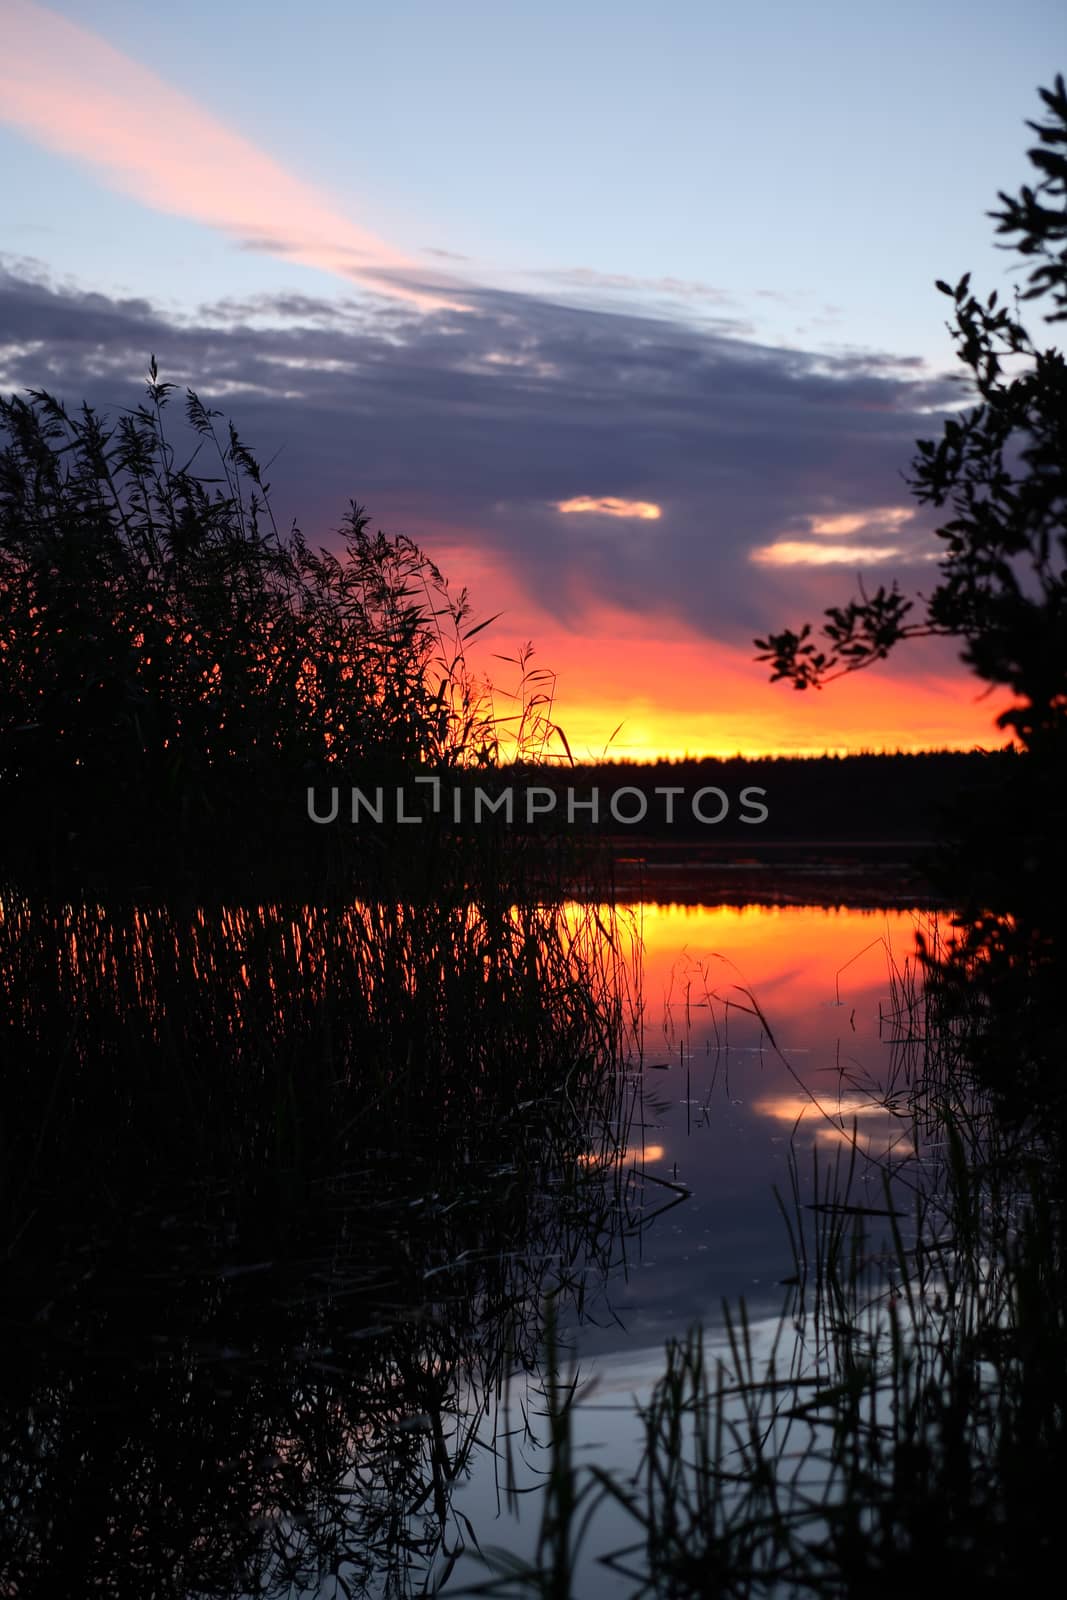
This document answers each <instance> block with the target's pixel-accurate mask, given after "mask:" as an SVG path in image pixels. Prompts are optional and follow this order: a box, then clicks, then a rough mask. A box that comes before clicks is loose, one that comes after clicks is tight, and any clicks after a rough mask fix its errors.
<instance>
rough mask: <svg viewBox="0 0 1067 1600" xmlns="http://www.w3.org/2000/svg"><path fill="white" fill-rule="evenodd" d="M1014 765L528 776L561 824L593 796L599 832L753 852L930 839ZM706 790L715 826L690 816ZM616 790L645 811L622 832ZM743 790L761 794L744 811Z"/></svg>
mask: <svg viewBox="0 0 1067 1600" xmlns="http://www.w3.org/2000/svg"><path fill="white" fill-rule="evenodd" d="M1017 760H1018V757H1017V755H1016V754H1015V752H1014V751H1013V750H1012V749H1011V748H1008V749H1005V750H994V751H983V750H967V751H956V750H939V751H929V752H922V753H918V754H894V755H847V756H837V755H827V756H761V757H744V756H732V757H729V758H719V757H711V756H709V757H704V758H700V759H692V758H683V759H680V760H663V761H657V762H652V763H647V764H644V763H637V762H633V761H608V762H596V763H579V764H578V765H576V766H573V767H571V766H567V767H543V768H538V769H535V770H534V771H533V772H528V773H527V777H526V780H525V781H526V784H527V786H532V785H535V784H536V785H543V786H544V787H546V788H554V789H555V790H556V791H557V794H558V799H557V805H556V813H555V815H556V816H557V817H559V816H563V817H565V816H566V794H567V790H568V789H570V790H573V792H574V796H575V799H576V800H577V801H582V800H585V799H588V797H589V796H590V795H591V793H592V791H593V790H594V789H597V790H598V791H599V800H600V808H599V809H600V815H599V819H598V821H597V823H596V825H595V831H597V832H600V833H604V834H616V833H617V834H627V835H633V836H635V837H641V838H658V837H663V838H668V837H672V836H673V837H678V838H692V839H702V840H704V841H706V842H708V843H713V842H716V841H720V840H726V839H730V840H748V841H749V842H751V843H752V845H753V846H754V847H756V846H758V845H759V844H761V843H766V842H768V841H771V840H777V839H782V840H797V841H804V840H812V841H820V842H830V841H833V840H840V841H842V842H847V841H860V840H869V841H872V842H874V841H879V840H902V841H915V842H919V843H922V842H926V841H928V840H931V839H933V838H934V837H935V836H936V835H937V833H938V831H939V827H940V825H941V824H942V823H943V822H944V819H945V817H946V814H947V813H949V812H952V811H953V810H954V809H955V808H956V806H957V805H958V803H959V801H960V800H961V798H964V797H966V796H974V795H975V794H976V793H978V792H980V791H988V792H992V791H993V790H995V789H996V788H997V787H998V786H999V785H1000V784H1001V783H1002V782H1003V781H1004V779H1005V778H1006V777H1007V776H1008V773H1009V771H1010V770H1011V768H1012V767H1013V766H1014V765H1015V763H1016V762H1017ZM665 788H672V789H680V790H682V793H681V794H679V795H677V796H675V798H674V804H673V812H674V818H673V821H672V822H670V823H668V821H667V816H666V806H667V800H666V797H665V796H663V795H658V794H657V793H656V790H657V789H665ZM704 789H719V790H721V791H722V793H723V794H724V795H725V796H726V797H727V799H728V801H729V810H728V811H727V813H726V815H725V816H723V818H722V820H721V821H719V822H714V823H712V822H702V821H700V820H699V819H698V817H697V816H695V815H694V812H693V805H692V801H693V797H694V796H696V795H697V794H698V793H699V792H700V791H701V790H704ZM621 790H637V791H639V792H640V795H641V796H642V797H643V799H644V800H645V802H646V803H647V814H646V815H645V816H644V817H643V818H641V820H639V821H636V822H633V823H626V822H620V821H619V820H618V819H617V818H616V817H615V816H614V815H613V814H612V812H611V809H610V805H609V801H610V797H611V796H612V795H613V794H615V795H617V794H618V792H619V791H621ZM745 790H763V791H764V793H763V794H762V795H759V796H750V797H749V803H748V804H747V805H746V804H743V803H742V794H743V791H745ZM757 801H758V804H759V805H762V806H765V807H766V808H767V817H766V819H765V820H763V821H759V822H752V821H749V822H745V821H742V820H741V819H742V817H743V816H745V815H748V816H754V815H757V814H758V812H757V810H756V804H757ZM640 810H641V803H640V801H639V800H638V799H637V797H636V796H632V795H630V796H625V795H624V796H622V797H621V798H620V799H619V801H618V811H619V812H620V813H621V814H623V815H635V814H637V813H639V812H640ZM698 810H700V811H701V812H702V813H703V814H704V815H707V816H715V815H716V814H717V813H718V812H719V811H721V810H722V801H720V800H719V799H718V798H717V797H716V796H714V795H711V796H705V797H704V799H702V800H701V801H699V802H698ZM576 818H577V820H578V822H579V824H580V825H581V826H582V827H583V828H589V829H590V830H592V829H593V824H592V820H591V814H590V812H589V810H588V808H581V807H579V808H578V809H576Z"/></svg>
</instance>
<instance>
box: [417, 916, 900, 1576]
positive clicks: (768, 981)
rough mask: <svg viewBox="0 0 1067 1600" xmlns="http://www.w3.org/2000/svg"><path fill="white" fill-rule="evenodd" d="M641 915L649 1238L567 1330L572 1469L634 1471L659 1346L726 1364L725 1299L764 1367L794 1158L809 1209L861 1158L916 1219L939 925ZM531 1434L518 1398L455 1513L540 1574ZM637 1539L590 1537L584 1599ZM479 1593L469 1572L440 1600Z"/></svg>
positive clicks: (632, 1149)
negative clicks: (918, 979) (701, 1345)
mask: <svg viewBox="0 0 1067 1600" xmlns="http://www.w3.org/2000/svg"><path fill="white" fill-rule="evenodd" d="M630 914H631V919H632V920H631V923H630V926H631V928H632V930H633V934H634V936H635V938H638V939H639V941H640V945H641V950H642V956H641V960H642V964H643V971H642V994H643V1009H642V1018H641V1020H642V1023H643V1027H642V1029H641V1038H642V1047H643V1057H644V1059H643V1063H642V1067H641V1070H640V1071H633V1072H632V1073H629V1074H627V1075H626V1081H627V1086H628V1092H629V1095H630V1102H631V1105H632V1107H633V1120H632V1127H631V1133H630V1137H629V1139H628V1141H627V1149H626V1153H625V1155H624V1157H623V1160H624V1161H625V1163H626V1164H627V1166H628V1167H629V1168H631V1169H632V1172H631V1181H630V1184H629V1185H628V1190H629V1192H630V1194H631V1195H632V1196H633V1197H634V1206H635V1209H636V1210H637V1211H639V1212H640V1213H641V1226H640V1227H639V1228H638V1230H637V1231H636V1232H635V1233H633V1234H631V1235H630V1236H629V1237H628V1238H627V1239H626V1241H625V1245H624V1247H623V1248H622V1249H621V1250H620V1253H619V1258H618V1260H617V1263H616V1265H615V1268H614V1270H613V1271H612V1273H611V1275H610V1276H609V1277H608V1279H607V1281H601V1282H599V1283H597V1284H595V1285H591V1286H590V1288H591V1293H590V1296H589V1299H588V1301H587V1303H586V1306H585V1314H584V1316H583V1317H582V1318H580V1319H578V1318H575V1317H574V1316H573V1315H572V1316H570V1317H568V1318H567V1319H566V1322H565V1342H566V1345H567V1347H568V1349H569V1350H570V1351H571V1352H572V1355H573V1358H574V1361H575V1370H576V1373H577V1377H578V1382H579V1399H578V1403H577V1406H576V1409H575V1412H574V1440H575V1447H576V1454H577V1459H578V1460H579V1461H587V1462H593V1461H596V1462H599V1463H600V1464H601V1465H603V1466H611V1467H612V1468H615V1469H617V1470H619V1469H621V1470H626V1469H627V1468H628V1467H629V1468H632V1467H634V1466H636V1464H637V1461H638V1457H639V1454H640V1439H641V1431H640V1424H639V1422H638V1421H637V1419H636V1417H635V1410H634V1400H635V1398H636V1399H637V1400H643V1399H645V1398H647V1396H648V1393H649V1391H650V1389H651V1387H652V1385H653V1384H654V1382H655V1381H656V1379H657V1378H658V1377H659V1376H660V1375H661V1374H662V1371H663V1365H664V1358H663V1348H664V1343H665V1341H666V1340H667V1339H669V1338H671V1337H672V1336H682V1335H684V1334H685V1333H686V1331H687V1329H688V1328H689V1327H690V1326H691V1325H692V1324H694V1323H697V1322H699V1323H701V1324H702V1325H703V1327H704V1328H705V1330H706V1342H707V1346H708V1349H709V1351H710V1352H712V1353H714V1352H716V1351H723V1350H725V1334H724V1331H723V1309H722V1307H723V1301H724V1300H727V1301H729V1302H731V1303H736V1302H737V1301H738V1300H739V1299H741V1298H743V1299H744V1301H745V1303H746V1307H747V1309H748V1313H749V1316H750V1318H751V1320H752V1324H753V1332H754V1339H755V1341H756V1346H757V1350H759V1349H760V1348H761V1347H762V1348H765V1349H769V1347H770V1344H771V1342H772V1340H773V1337H774V1335H775V1333H776V1332H777V1330H778V1327H779V1313H780V1312H781V1309H782V1306H783V1301H784V1299H785V1297H786V1294H787V1289H786V1287H785V1286H784V1280H787V1279H789V1278H790V1277H791V1276H792V1275H793V1272H794V1258H793V1255H792V1253H791V1249H790V1242H789V1237H788V1232H787V1228H786V1226H785V1223H784V1221H783V1217H782V1213H781V1210H780V1208H779V1205H778V1203H777V1201H776V1199H775V1193H774V1191H775V1189H776V1188H777V1190H778V1192H779V1194H780V1195H781V1196H782V1197H783V1199H784V1200H785V1201H786V1203H787V1205H788V1204H789V1203H790V1195H791V1194H792V1187H791V1180H790V1158H791V1155H792V1158H793V1161H794V1162H795V1172H796V1177H797V1181H798V1182H799V1185H800V1198H801V1201H802V1203H803V1202H806V1201H810V1200H811V1198H812V1194H813V1188H812V1182H813V1173H814V1165H813V1163H814V1162H815V1161H821V1163H822V1166H823V1168H824V1169H826V1168H827V1167H830V1166H832V1165H833V1163H834V1160H835V1158H836V1157H838V1156H840V1155H842V1154H844V1156H845V1157H846V1158H848V1157H849V1156H850V1155H851V1152H852V1150H853V1149H854V1150H855V1152H856V1163H855V1170H854V1175H853V1187H852V1191H851V1200H852V1201H853V1202H854V1203H856V1204H865V1203H866V1204H870V1205H871V1206H872V1207H878V1206H882V1205H883V1204H884V1180H883V1173H888V1174H889V1176H890V1181H891V1184H892V1185H893V1187H894V1193H895V1194H896V1195H897V1197H898V1199H897V1203H899V1204H900V1205H901V1207H902V1208H906V1206H907V1193H908V1187H909V1185H910V1183H911V1182H912V1181H914V1180H915V1178H916V1151H915V1143H914V1139H915V1135H914V1130H913V1128H912V1124H911V1121H910V1119H909V1117H908V1115H907V1112H906V1110H905V1109H904V1105H903V1091H904V1089H905V1087H906V1084H905V1076H906V1073H907V1069H908V1051H907V1042H906V1035H907V1022H906V1019H900V1018H897V1019H896V1020H895V1021H894V1020H893V1019H892V1017H891V1012H892V1008H893V982H892V974H893V973H896V975H897V976H898V978H899V977H900V976H901V975H902V974H904V973H905V971H906V963H907V962H909V961H910V959H911V958H912V956H913V952H914V947H915V934H916V930H917V929H920V928H922V929H926V930H929V928H930V926H931V923H930V914H929V913H927V912H909V911H899V910H894V911H890V912H876V911H870V910H848V909H836V910H827V909H822V908H807V907H799V906H796V907H794V906H788V907H755V906H746V907H736V906H730V907H722V906H695V907H694V906H672V905H668V906H663V905H648V904H646V905H638V906H634V907H632V908H630ZM755 1013H758V1014H755ZM902 1034H903V1035H904V1036H905V1042H904V1043H903V1044H902V1043H901V1035H902ZM887 1100H888V1102H889V1107H890V1108H889V1109H887ZM667 1185H670V1186H671V1187H667ZM533 1409H534V1410H535V1411H536V1409H537V1406H536V1400H535V1401H534V1402H533ZM519 1420H521V1419H520V1418H519V1408H518V1407H517V1405H516V1404H515V1403H514V1397H513V1399H512V1405H511V1408H510V1410H509V1412H508V1414H507V1416H506V1417H503V1418H498V1417H495V1416H490V1417H489V1418H488V1419H487V1424H486V1428H487V1431H486V1438H487V1439H488V1438H490V1437H492V1436H493V1432H494V1428H495V1429H496V1431H497V1433H498V1434H499V1435H505V1434H506V1433H507V1431H508V1429H510V1430H512V1435H513V1438H514V1439H515V1440H516V1441H517V1443H516V1447H515V1451H514V1455H513V1456H512V1457H511V1460H510V1463H509V1467H510V1470H509V1471H506V1472H502V1471H501V1467H500V1455H499V1438H497V1439H496V1441H495V1446H496V1449H497V1451H498V1453H497V1455H495V1456H493V1455H490V1454H489V1453H488V1452H487V1453H486V1454H484V1455H483V1456H481V1457H480V1458H475V1460H474V1463H473V1470H472V1473H471V1477H470V1479H469V1481H468V1482H467V1483H466V1484H464V1485H462V1486H461V1487H460V1488H459V1490H458V1492H457V1494H456V1496H455V1500H454V1507H455V1510H456V1511H457V1512H462V1513H463V1514H464V1515H465V1516H467V1517H469V1518H470V1520H471V1523H472V1525H473V1526H474V1527H475V1529H476V1530H477V1535H478V1539H479V1541H480V1542H481V1543H482V1544H483V1546H484V1545H490V1546H495V1547H496V1548H498V1549H503V1550H507V1551H508V1552H510V1553H514V1554H518V1555H524V1556H528V1555H531V1554H532V1553H533V1549H534V1544H535V1540H536V1527H537V1518H538V1515H539V1494H538V1483H539V1474H540V1473H542V1472H543V1470H544V1452H543V1450H542V1449H540V1448H539V1447H538V1444H537V1442H535V1441H532V1440H531V1439H530V1438H529V1436H528V1435H526V1433H525V1429H524V1428H520V1427H518V1426H517V1423H518V1421H519ZM533 1431H534V1432H535V1433H536V1432H537V1423H536V1421H535V1423H534V1430H533ZM540 1435H541V1438H542V1440H543V1436H544V1426H543V1421H542V1424H541V1428H540ZM509 1488H510V1489H511V1490H512V1491H513V1492H512V1493H511V1494H509V1493H508V1490H509ZM522 1491H530V1492H528V1493H523V1492H522ZM633 1538H634V1526H633V1524H632V1523H629V1524H627V1523H625V1522H624V1521H623V1520H622V1519H621V1518H620V1517H619V1516H618V1515H617V1514H613V1513H611V1512H610V1511H609V1512H606V1513H604V1514H602V1515H601V1516H600V1518H599V1519H598V1520H597V1522H596V1523H595V1524H594V1529H593V1534H592V1536H591V1538H590V1539H589V1541H588V1547H587V1550H586V1554H585V1559H584V1561H583V1564H582V1568H581V1574H582V1576H581V1582H582V1588H581V1593H582V1594H583V1596H586V1597H588V1600H596V1597H598V1596H600V1595H604V1596H607V1595H612V1596H616V1595H618V1594H619V1592H620V1591H619V1579H618V1578H617V1577H615V1576H613V1575H611V1574H609V1573H607V1572H606V1571H605V1570H604V1569H603V1568H602V1567H601V1566H599V1565H598V1563H597V1562H596V1560H595V1557H596V1555H597V1554H598V1553H599V1552H601V1551H606V1550H610V1549H615V1548H618V1547H619V1546H621V1545H625V1544H629V1543H632V1541H633ZM439 1570H443V1569H440V1568H439ZM479 1575H484V1568H482V1567H480V1566H479V1565H478V1564H477V1563H476V1562H474V1561H473V1560H467V1559H466V1558H461V1559H460V1560H459V1562H458V1563H457V1564H456V1566H455V1568H454V1570H453V1571H452V1573H451V1577H450V1579H449V1581H448V1582H447V1583H446V1585H445V1587H446V1589H447V1588H452V1587H453V1586H455V1587H457V1588H458V1587H459V1586H460V1584H461V1583H463V1582H469V1581H472V1580H476V1579H477V1577H478V1576H479Z"/></svg>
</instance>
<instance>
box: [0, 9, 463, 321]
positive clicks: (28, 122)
mask: <svg viewBox="0 0 1067 1600" xmlns="http://www.w3.org/2000/svg"><path fill="white" fill-rule="evenodd" d="M0 31H2V33H3V38H4V48H3V52H2V55H0V118H2V119H3V120H4V121H5V122H8V123H10V124H11V125H12V126H13V127H15V128H17V129H18V130H19V131H20V132H21V133H23V134H25V135H26V136H27V137H29V138H30V139H33V140H34V141H35V142H36V143H38V144H41V145H44V146H46V147H47V148H48V149H50V150H54V151H56V152H58V153H59V154H60V155H65V156H70V157H73V158H74V159H76V160H78V161H80V162H83V163H85V164H87V165H89V166H90V167H92V168H93V169H94V170H96V171H97V172H98V173H99V174H100V175H101V176H102V177H103V179H104V180H105V181H106V182H107V183H109V184H110V185H111V186H112V187H113V188H116V189H118V190H120V191H121V192H123V193H124V194H128V195H131V196H132V197H133V198H134V199H136V200H140V201H141V202H143V203H144V204H145V205H148V206H151V207H153V208H154V209H155V210H157V211H165V212H168V213H170V214H171V215H174V216H181V217H188V218H190V219H192V220H194V221H196V222H201V223H206V224H208V225H209V226H212V227H216V228H219V229H221V230H223V231H224V232H225V233H227V234H229V235H231V236H232V237H234V238H236V239H238V240H239V241H241V242H242V243H246V242H248V241H256V242H257V244H258V245H259V247H261V248H266V249H269V250H270V251H271V252H272V253H276V254H279V255H281V256H284V257H285V258H286V259H288V260H292V261H299V262H300V263H302V264H303V265H306V266H313V267H318V268H321V269H324V270H325V271H328V272H335V273H337V274H339V275H340V276H342V277H344V278H347V279H349V280H350V281H355V282H358V283H361V284H363V285H365V286H366V287H368V288H372V289H374V290H376V291H377V292H378V293H381V294H386V295H390V296H393V297H394V298H398V299H402V300H406V301H409V302H411V303H413V304H415V305H418V306H419V307H420V308H421V309H423V310H430V309H434V308H439V307H443V306H452V307H456V304H457V302H456V299H455V292H454V290H453V291H451V292H449V290H448V289H446V288H442V290H441V292H437V291H436V289H435V288H434V287H433V286H432V285H431V286H430V287H427V288H426V289H425V290H424V289H422V288H421V287H420V288H412V287H408V286H406V285H404V284H402V283H399V282H396V281H394V280H393V278H392V277H391V274H394V273H397V274H400V273H404V272H411V273H412V275H413V276H414V277H415V278H416V279H417V280H419V281H420V282H424V281H426V272H425V269H424V268H422V267H419V266H418V265H417V263H416V262H415V261H414V260H413V259H411V258H410V257H408V256H406V255H404V254H403V253H402V252H401V251H399V250H397V249H395V248H394V247H393V246H392V245H390V244H388V243H387V242H386V241H385V240H383V239H379V238H378V237H377V236H376V235H375V234H373V233H371V232H369V231H368V230H367V229H365V228H361V227H359V226H358V225H357V224H356V223H354V222H352V221H351V220H350V219H349V218H348V217H346V216H344V215H343V214H342V213H341V212H340V211H339V210H338V209H336V207H335V206H334V204H333V202H332V201H331V199H330V197H329V196H328V195H327V194H325V193H323V192H321V191H320V190H318V189H317V188H315V187H314V186H313V185H311V184H308V183H305V182H304V181H303V180H302V179H300V178H298V177H295V176H293V174H291V173H289V172H287V171H286V170H285V168H284V167H282V166H281V165H279V163H278V162H276V161H275V160H273V158H272V157H270V156H269V155H266V154H265V153H264V152H263V151H261V150H259V149H257V148H256V146H255V145H254V144H253V143H252V142H251V141H250V140H248V139H246V138H244V137H242V135H241V134H239V133H235V132H234V131H233V130H232V129H230V128H228V127H227V126H226V124H225V123H223V122H221V121H220V120H219V119H218V118H217V117H214V116H212V114H211V113H210V112H208V111H206V110H205V109H204V108H203V107H202V106H200V105H199V104H198V103H197V102H196V101H195V100H193V99H192V98H191V97H190V96H188V95H186V94H183V93H181V91H180V90H177V89H174V88H171V86H170V85H169V84H167V83H166V82H165V81H164V80H163V79H162V78H161V77H159V76H158V74H156V73H155V72H152V71H151V70H150V69H149V68H147V67H143V66H141V65H140V64H139V63H138V62H136V61H133V60H131V59H130V57H128V56H125V55H123V54H122V53H121V52H120V51H118V50H116V49H115V48H114V47H113V46H112V45H109V44H108V43H106V41H105V40H103V39H101V38H99V37H98V36H97V35H96V34H94V33H91V32H90V31H89V30H88V29H86V28H83V27H80V26H79V25H78V24H76V23H73V22H70V21H68V20H67V19H66V18H65V17H61V16H59V15H57V13H56V12H54V11H49V10H48V9H47V8H46V7H44V6H40V5H36V4H33V3H32V0H0Z"/></svg>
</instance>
